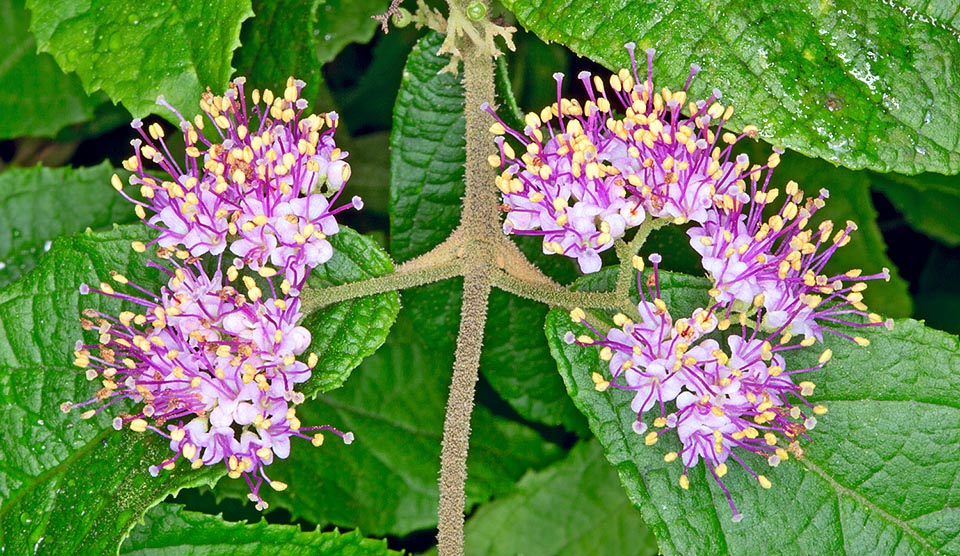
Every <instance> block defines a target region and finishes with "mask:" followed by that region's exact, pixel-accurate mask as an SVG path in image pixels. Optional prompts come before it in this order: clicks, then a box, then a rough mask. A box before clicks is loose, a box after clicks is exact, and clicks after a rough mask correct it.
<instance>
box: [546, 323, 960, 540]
mask: <svg viewBox="0 0 960 556" xmlns="http://www.w3.org/2000/svg"><path fill="white" fill-rule="evenodd" d="M571 330H572V331H575V332H576V333H579V332H580V331H581V330H583V329H582V328H579V327H578V326H574V325H573V324H572V323H571V322H570V318H569V316H567V315H566V314H564V313H561V312H559V311H556V312H553V313H551V314H550V315H549V316H548V317H547V336H548V339H549V341H550V344H551V349H552V351H553V355H554V357H555V358H556V360H557V362H558V365H559V367H560V370H561V373H562V374H563V376H564V380H565V381H566V384H567V388H568V391H569V393H570V395H571V396H572V397H573V399H574V401H575V403H576V404H577V406H578V407H579V408H580V409H581V411H583V412H584V414H585V415H586V416H587V418H588V420H589V421H590V426H591V428H592V430H593V431H594V434H596V435H597V437H598V438H599V439H600V442H601V444H603V446H604V450H605V452H606V455H607V459H608V460H609V461H610V462H611V463H612V464H613V465H614V466H615V467H616V469H617V470H618V471H619V473H620V478H621V480H622V481H623V484H624V486H625V488H626V490H627V493H628V495H629V496H630V498H631V500H632V501H633V502H634V504H635V505H637V506H638V507H639V508H640V509H641V510H642V512H643V516H644V519H645V521H646V522H647V523H648V524H649V525H650V526H651V528H652V529H653V530H654V532H655V533H656V534H657V537H658V539H659V542H660V549H661V550H662V551H663V553H664V554H667V555H671V554H702V555H710V554H749V553H765V554H767V553H773V554H936V553H938V551H940V553H943V554H960V535H958V531H960V521H958V519H957V516H958V515H960V486H958V483H957V481H956V477H957V470H958V469H957V465H956V462H957V460H958V458H960V453H958V446H960V408H958V406H957V404H956V396H955V392H956V391H957V389H958V388H960V357H958V348H960V343H958V340H957V338H956V337H953V336H949V335H947V334H944V333H942V332H939V331H936V330H931V329H928V328H924V327H923V326H922V325H921V324H919V323H917V322H915V321H910V320H904V321H899V322H898V323H897V326H896V328H895V329H894V330H893V331H886V330H880V331H874V332H870V333H866V334H864V335H865V336H866V337H868V338H869V339H870V340H871V344H870V346H869V347H867V348H860V347H857V346H856V345H855V344H853V343H852V342H846V341H842V340H839V339H836V338H835V337H833V336H830V337H829V338H828V339H827V342H826V344H827V346H828V347H830V348H831V349H832V350H833V353H834V357H833V360H831V362H830V363H829V364H828V365H827V367H826V368H825V369H824V370H822V371H819V372H817V373H815V374H811V375H810V377H809V379H810V380H814V381H815V382H816V383H817V393H816V395H815V396H814V398H813V401H815V402H818V403H824V404H826V405H827V407H828V408H829V413H827V414H826V415H824V416H822V417H821V418H820V422H819V425H818V426H817V428H816V429H815V430H813V431H810V432H809V434H810V436H811V438H812V442H811V443H809V444H808V445H807V446H806V448H807V449H808V451H807V453H806V455H805V456H804V458H803V459H802V460H799V461H797V460H795V459H791V460H789V461H786V462H783V463H781V464H780V466H779V467H778V468H777V469H771V470H769V472H767V473H766V474H767V476H768V477H769V478H770V480H771V481H772V482H773V488H772V490H770V491H765V490H763V489H762V488H761V487H760V485H758V484H757V482H756V481H755V480H753V479H752V478H751V477H750V476H749V474H747V473H746V472H745V471H744V470H742V469H739V468H735V466H734V467H732V468H731V471H730V473H729V474H728V475H727V476H726V477H724V482H725V484H726V486H727V488H728V489H729V490H730V492H731V494H732V496H733V500H734V502H735V503H736V504H737V506H738V508H739V510H740V511H741V512H742V513H743V514H744V516H745V517H744V519H743V521H741V522H739V523H733V522H732V521H731V519H730V517H731V512H730V509H729V508H728V507H727V502H726V499H725V498H724V495H723V492H722V491H721V490H720V488H719V487H718V486H717V484H716V483H715V482H714V481H713V479H712V477H710V475H709V473H707V472H706V471H705V470H704V468H703V466H702V465H701V466H698V467H696V468H694V469H691V470H690V471H689V472H688V476H689V478H690V483H691V484H690V489H689V490H683V489H681V488H680V487H679V486H678V480H679V477H680V473H681V471H682V469H681V466H679V464H677V463H673V464H667V463H665V462H664V461H663V456H664V454H665V453H666V452H668V451H671V450H676V449H678V448H679V441H677V440H676V438H675V437H673V436H668V435H664V437H663V438H662V439H661V441H660V442H658V443H657V445H656V446H653V447H648V446H645V445H644V442H643V438H642V437H641V436H639V435H637V434H635V433H634V432H633V431H632V429H631V425H632V423H633V422H634V421H635V419H636V414H635V413H634V412H632V411H631V409H630V399H631V396H630V393H629V392H626V391H623V390H613V389H611V391H607V392H605V393H599V392H597V391H596V390H595V389H594V384H593V381H592V380H591V378H590V375H591V372H594V371H596V372H601V371H603V370H605V369H604V368H603V367H605V364H601V362H600V360H599V358H598V356H597V350H596V349H594V348H589V349H588V348H581V347H579V346H576V345H568V344H566V343H565V342H564V341H563V340H562V336H563V335H564V334H565V333H566V332H567V331H571ZM819 353H820V352H819V350H818V349H816V348H814V349H813V350H812V352H811V351H802V352H792V353H791V354H790V356H789V358H788V364H789V365H790V366H791V367H796V368H803V367H805V366H809V365H812V364H814V363H815V362H816V357H817V356H818V355H819ZM743 457H744V460H745V461H746V462H747V463H749V464H750V465H751V466H752V467H753V468H754V469H763V468H764V467H766V462H764V461H763V460H762V459H760V458H758V457H755V456H752V455H746V454H745V455H743Z"/></svg>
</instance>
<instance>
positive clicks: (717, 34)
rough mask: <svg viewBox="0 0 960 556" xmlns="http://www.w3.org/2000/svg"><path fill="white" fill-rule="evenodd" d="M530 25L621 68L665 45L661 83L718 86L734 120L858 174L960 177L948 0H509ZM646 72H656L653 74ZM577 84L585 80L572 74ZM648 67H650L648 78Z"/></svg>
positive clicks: (699, 90)
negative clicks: (630, 51)
mask: <svg viewBox="0 0 960 556" xmlns="http://www.w3.org/2000/svg"><path fill="white" fill-rule="evenodd" d="M504 4H505V5H506V6H507V7H508V8H509V9H511V10H513V12H514V13H515V14H516V16H517V19H518V20H519V22H520V24H521V25H523V26H524V27H525V28H527V29H529V30H532V31H534V32H535V33H537V35H539V36H540V37H541V38H542V39H544V40H545V41H547V42H553V41H555V42H559V43H561V44H563V45H566V46H568V47H569V48H570V49H572V50H573V51H574V52H576V53H577V54H580V55H581V56H585V57H587V58H590V59H592V60H595V61H597V62H599V63H601V64H603V65H604V66H606V67H608V68H610V69H614V70H615V69H619V68H621V67H626V68H629V67H630V66H629V60H628V57H627V53H626V50H625V49H624V48H623V45H624V44H625V43H627V42H630V41H633V42H636V43H637V45H638V52H637V54H638V57H639V58H640V60H639V62H640V65H641V68H643V67H645V65H646V60H645V54H644V49H646V48H649V47H653V48H656V49H657V57H656V60H655V63H654V67H655V69H654V85H655V89H657V90H659V89H660V88H661V87H664V86H666V87H669V88H670V89H671V90H677V89H679V88H680V87H682V85H683V83H684V82H685V81H686V79H687V76H688V74H689V72H690V65H691V64H697V65H699V66H700V67H701V68H702V71H701V72H700V74H699V75H698V77H697V78H696V79H695V80H694V81H693V85H692V86H691V92H692V95H691V97H692V99H697V98H704V99H706V98H707V97H709V96H710V95H711V91H712V90H713V89H714V88H717V89H719V90H720V91H721V92H722V94H723V98H722V102H723V103H724V104H732V105H733V106H734V107H736V110H737V113H736V114H735V115H734V119H733V121H732V127H735V128H737V129H739V128H740V127H742V126H744V125H747V124H754V125H756V126H758V127H759V128H760V133H761V136H762V137H763V138H764V139H766V140H768V141H770V142H772V143H774V144H777V145H781V146H784V147H787V148H790V149H794V150H796V151H799V152H801V153H804V154H806V155H809V156H816V157H820V158H825V159H827V160H830V161H832V162H835V163H837V164H841V165H843V166H846V167H848V168H852V169H860V168H870V169H873V170H877V171H881V172H889V171H896V172H901V173H906V174H915V173H919V172H923V171H934V172H942V173H956V172H958V171H960V93H958V89H957V87H956V74H955V72H954V71H953V66H954V63H953V60H956V59H957V58H958V57H960V40H958V38H960V30H958V29H960V25H958V22H960V14H958V12H957V11H956V9H955V6H954V4H953V3H952V2H950V1H949V0H935V1H932V2H911V1H906V2H901V1H899V0H897V1H894V0H884V1H882V2H853V1H849V0H843V1H839V2H803V1H800V0H730V1H725V2H684V1H677V0H668V1H663V2H646V1H643V0H598V1H595V2H589V3H583V2H574V1H571V0H505V2H504ZM641 72H644V73H645V71H644V70H643V69H641ZM570 78H571V79H572V78H573V77H572V76H571V77H570ZM642 78H643V75H641V79H642Z"/></svg>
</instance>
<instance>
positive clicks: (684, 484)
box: [680, 474, 690, 490]
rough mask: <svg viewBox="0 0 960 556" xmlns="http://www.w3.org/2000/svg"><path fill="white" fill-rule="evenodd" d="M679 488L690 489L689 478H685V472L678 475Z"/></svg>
mask: <svg viewBox="0 0 960 556" xmlns="http://www.w3.org/2000/svg"><path fill="white" fill-rule="evenodd" d="M680 488H682V489H683V490H689V489H690V479H688V478H687V476H686V474H684V475H680Z"/></svg>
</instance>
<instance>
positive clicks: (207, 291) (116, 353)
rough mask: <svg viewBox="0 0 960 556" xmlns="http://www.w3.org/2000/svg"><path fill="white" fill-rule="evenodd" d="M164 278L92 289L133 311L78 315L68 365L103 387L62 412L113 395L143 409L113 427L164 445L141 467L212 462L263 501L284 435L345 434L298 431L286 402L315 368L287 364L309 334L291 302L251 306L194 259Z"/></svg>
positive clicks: (109, 401) (297, 398)
mask: <svg viewBox="0 0 960 556" xmlns="http://www.w3.org/2000/svg"><path fill="white" fill-rule="evenodd" d="M148 264H151V265H152V266H155V267H157V268H161V269H163V270H164V271H165V272H167V273H168V275H169V278H170V280H169V283H168V285H167V286H166V287H164V288H162V289H161V293H160V295H158V296H153V295H151V294H150V293H149V292H147V291H146V290H144V289H143V288H141V287H139V286H137V285H135V284H132V283H130V282H129V281H128V280H127V279H126V278H125V277H124V276H122V275H119V274H115V275H114V280H115V281H116V282H118V283H120V284H126V285H128V286H129V287H132V288H133V289H135V290H137V291H138V292H139V294H140V295H128V294H124V293H119V292H117V291H115V290H114V289H113V287H112V286H110V285H109V284H106V283H103V284H101V285H100V287H99V288H98V289H91V288H90V287H88V286H86V285H84V286H83V287H82V288H81V293H83V294H87V293H90V292H91V291H95V292H97V293H100V294H102V295H105V296H108V297H113V298H116V299H120V300H123V301H126V302H128V303H131V304H133V305H134V306H135V307H137V309H136V310H135V311H123V312H121V313H120V315H119V316H117V317H113V316H111V315H107V314H103V313H100V312H98V311H94V310H92V309H87V310H85V311H84V313H83V314H84V319H83V320H82V324H83V328H84V329H86V330H91V331H97V333H98V334H99V338H98V343H97V344H83V343H82V342H78V343H77V347H76V351H75V354H74V355H75V357H76V364H77V365H78V366H80V367H82V368H85V369H86V370H87V371H86V372H87V378H88V379H90V380H95V381H99V382H100V383H101V385H102V388H101V389H100V390H98V391H97V393H96V394H95V395H94V397H93V398H91V399H89V400H87V401H85V402H82V403H78V404H70V403H67V404H64V405H63V409H64V410H65V411H69V410H71V409H73V408H80V407H86V406H96V407H95V408H94V409H90V410H88V411H85V412H84V414H83V417H84V418H90V417H92V416H93V415H95V414H97V413H100V412H102V411H105V410H107V409H108V408H111V407H113V406H114V404H116V403H117V402H120V401H122V400H124V399H129V400H132V401H134V402H136V403H143V404H144V405H143V407H142V408H141V409H140V410H139V412H138V413H134V414H128V413H120V416H118V417H116V418H115V419H114V427H115V428H117V429H120V428H122V427H123V426H124V425H128V426H129V427H130V428H131V429H133V430H134V431H138V432H144V431H146V430H148V429H149V430H151V431H153V432H155V433H157V434H160V435H162V436H164V437H166V438H168V439H169V440H170V447H171V449H172V450H173V451H174V456H172V457H171V458H169V459H168V460H166V461H164V462H162V463H161V464H159V465H158V466H154V467H152V468H151V471H152V472H153V473H154V474H156V473H157V472H158V470H159V468H171V467H172V466H173V465H174V462H176V461H177V460H178V459H179V458H180V457H184V458H186V459H187V460H188V461H189V462H190V464H191V465H192V466H194V467H200V466H202V465H214V464H218V463H222V464H223V465H225V466H226V467H227V469H228V471H229V473H230V475H231V476H235V477H239V476H241V475H242V476H244V478H245V479H246V480H247V482H248V483H249V484H250V487H251V492H252V495H251V496H252V499H254V500H255V501H256V502H257V504H258V507H260V508H261V509H262V508H264V507H266V504H265V503H264V502H263V500H262V499H261V498H260V496H259V488H260V485H261V484H262V482H263V481H267V482H268V483H270V484H271V485H272V486H274V487H275V488H278V489H281V490H282V489H283V488H285V485H284V484H283V483H277V482H276V481H271V479H270V478H269V477H268V476H267V474H266V472H265V471H264V467H265V466H267V465H269V464H270V463H271V462H272V461H273V458H274V456H276V457H279V458H286V457H287V455H288V454H289V452H290V438H291V437H300V438H306V439H308V440H311V441H313V442H314V443H315V444H317V443H318V442H320V440H319V438H320V437H317V436H316V435H314V436H307V435H305V434H304V432H303V431H312V430H326V431H331V432H334V433H335V434H338V435H340V436H341V437H343V438H344V440H346V441H348V442H349V441H350V440H352V435H349V434H344V433H340V432H339V431H337V430H336V429H334V428H332V427H326V426H325V427H312V428H302V427H301V426H300V422H299V420H298V419H297V418H296V409H295V406H296V405H297V404H299V403H300V402H302V401H303V399H304V397H303V394H300V393H298V392H296V391H295V390H294V387H295V386H296V385H297V384H300V383H303V382H305V381H306V380H307V379H308V378H309V377H310V374H311V367H312V365H314V364H315V363H316V360H317V358H316V355H311V356H310V357H309V364H306V363H303V362H301V361H299V360H297V358H296V357H297V356H298V355H301V354H303V353H304V352H305V351H306V349H307V348H308V347H309V344H310V332H309V331H307V330H306V329H305V328H303V327H301V326H297V324H296V323H297V322H298V321H299V319H300V316H301V315H300V313H299V312H298V307H299V299H298V298H289V299H288V300H283V299H269V300H266V301H264V300H260V299H256V300H252V299H251V298H250V295H249V292H248V294H247V295H244V294H242V293H240V292H238V291H237V290H236V289H235V288H233V287H232V286H229V285H227V284H224V282H223V280H222V277H221V275H220V273H219V272H218V273H216V274H214V276H212V277H209V276H207V275H206V274H205V272H204V270H203V267H202V265H201V264H200V263H193V264H188V265H186V266H180V265H179V264H175V267H174V270H173V271H170V270H167V269H166V268H165V267H162V266H160V265H157V264H155V263H148Z"/></svg>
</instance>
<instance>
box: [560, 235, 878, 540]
mask: <svg viewBox="0 0 960 556" xmlns="http://www.w3.org/2000/svg"><path fill="white" fill-rule="evenodd" d="M650 260H651V261H652V262H653V270H652V274H651V276H650V279H648V281H647V282H646V285H647V288H646V289H644V282H643V281H642V280H641V274H640V273H639V271H640V270H642V269H643V264H642V260H640V259H639V258H637V259H635V260H634V266H635V267H636V268H637V270H638V275H637V286H638V290H639V292H640V302H639V304H638V305H637V311H638V314H639V316H640V322H633V321H632V320H631V319H630V318H629V317H627V316H626V315H624V314H617V315H615V316H614V319H613V320H614V324H615V327H614V328H612V329H610V330H609V331H608V332H606V333H602V332H600V331H599V330H598V329H597V328H596V327H595V326H593V325H591V324H590V323H588V322H587V320H586V319H587V315H586V313H585V312H584V311H582V310H580V309H574V310H573V311H572V312H571V318H572V319H573V320H574V321H575V322H579V323H581V324H583V325H584V326H586V327H587V328H588V329H589V330H590V331H591V332H592V333H593V335H592V336H591V335H583V336H580V337H575V336H574V334H573V333H568V334H567V335H566V341H567V342H569V343H578V344H580V345H596V346H599V347H600V348H601V349H600V352H599V354H600V359H601V360H603V361H606V362H607V368H608V369H609V373H610V377H609V379H608V378H607V377H605V376H603V375H602V374H600V373H595V374H594V376H593V380H594V383H595V385H596V388H597V390H599V391H605V390H607V389H608V388H610V387H613V388H618V389H622V390H629V391H632V392H634V397H633V401H632V404H631V408H632V409H633V411H635V412H636V413H637V421H636V422H635V424H634V427H633V430H634V431H635V432H637V433H638V434H643V435H644V441H645V443H646V444H647V445H652V444H655V443H656V442H657V440H658V439H659V437H660V436H661V435H663V434H666V433H668V432H675V433H676V435H677V438H678V439H679V441H680V444H681V449H680V450H679V451H677V452H670V453H668V454H666V455H665V457H664V459H665V461H667V462H672V461H674V460H677V459H679V460H680V462H681V464H682V465H683V473H682V475H681V478H680V485H681V487H683V488H688V487H689V480H688V479H687V471H688V470H689V469H690V468H691V467H693V466H696V465H697V464H698V463H699V462H701V461H703V462H704V464H705V465H706V467H707V469H708V470H709V471H710V473H711V475H712V476H713V477H714V479H715V480H716V481H717V483H718V484H719V485H720V487H721V489H722V490H723V492H724V494H725V495H726V497H727V500H728V502H729V504H730V508H731V510H732V512H733V515H734V520H735V521H739V520H740V519H741V518H742V515H741V514H740V512H739V510H738V509H737V507H736V505H735V504H734V503H733V499H732V497H731V495H730V493H729V491H728V490H727V488H726V486H725V485H724V483H723V480H722V478H723V477H724V476H725V475H726V473H727V461H728V460H729V459H732V460H733V461H734V462H736V463H737V464H738V465H740V466H741V467H743V468H744V469H745V470H746V471H747V472H748V473H749V474H751V475H752V476H753V477H754V478H755V479H756V480H757V481H758V482H759V483H760V485H761V486H762V487H764V488H770V486H771V483H770V481H769V480H768V479H767V478H766V477H765V476H764V475H762V474H760V473H758V472H757V471H755V470H754V469H752V468H751V467H750V465H749V464H748V463H747V462H746V461H744V460H743V459H742V458H741V457H740V455H738V453H737V451H738V450H741V451H745V452H751V453H754V454H758V455H761V456H763V457H764V458H765V459H766V460H767V463H768V464H769V465H770V466H772V467H776V466H777V465H779V463H780V462H781V461H783V460H786V459H788V458H789V456H790V454H793V455H794V456H796V457H799V456H800V455H802V453H803V450H802V448H801V447H800V445H799V442H798V441H799V439H801V438H807V437H806V434H805V432H806V431H807V430H810V429H812V428H814V427H815V426H816V424H817V418H816V416H817V415H821V414H823V413H825V412H826V408H825V407H823V406H820V405H815V404H813V403H811V402H809V401H808V400H807V397H808V396H809V395H811V394H812V393H813V390H814V384H813V383H812V382H809V381H800V382H795V381H794V379H793V376H794V375H797V374H799V373H803V372H808V371H813V370H817V369H819V368H821V367H823V365H825V364H826V363H827V361H829V359H830V357H831V355H832V354H831V351H830V350H829V349H828V350H825V351H824V352H823V353H822V354H821V356H820V358H819V361H818V363H817V364H816V365H815V366H813V367H811V368H801V369H789V368H788V364H787V362H786V360H785V357H784V355H785V354H787V353H788V352H790V351H792V350H794V349H797V348H799V347H801V346H803V345H809V344H810V343H812V342H808V341H806V340H804V342H802V343H801V345H791V344H789V343H785V342H781V341H778V340H777V338H776V336H777V335H778V334H781V333H783V330H784V328H783V327H784V326H788V325H789V323H788V324H785V325H783V326H781V327H778V329H777V330H775V331H773V333H770V331H766V330H765V329H764V328H763V327H758V326H756V322H757V321H759V322H764V317H765V314H764V309H763V308H762V306H761V307H760V308H758V309H756V312H755V314H754V317H755V319H756V320H755V321H753V322H750V321H748V319H746V318H743V319H742V320H741V327H740V330H739V332H738V333H731V334H729V335H727V336H726V338H725V343H726V348H722V347H721V343H720V342H718V341H717V340H716V339H714V337H713V335H712V333H713V332H715V331H717V330H729V326H730V322H729V320H723V319H720V318H718V317H717V316H716V315H717V313H719V314H721V315H723V314H726V313H728V312H729V309H728V308H727V307H726V306H725V305H724V304H722V303H717V304H715V305H714V306H712V307H710V308H708V309H703V308H699V309H696V310H695V311H694V312H693V313H692V315H691V316H690V317H688V318H681V319H674V318H673V317H672V316H671V314H670V312H669V310H668V308H667V306H666V304H665V303H664V301H663V299H662V298H661V297H660V282H659V263H660V262H661V260H662V259H661V257H660V256H659V255H656V254H655V255H651V256H650ZM734 302H735V301H734ZM731 303H733V302H731ZM792 316H793V313H789V312H788V320H789V318H792ZM837 333H839V332H837ZM839 334H841V335H843V334H842V333H839ZM708 335H710V336H709V337H708ZM858 343H860V342H858ZM654 408H656V411H655V413H654V417H653V418H652V419H649V418H647V417H646V414H647V413H648V412H649V411H650V410H651V409H654ZM651 427H652V429H653V430H651Z"/></svg>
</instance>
